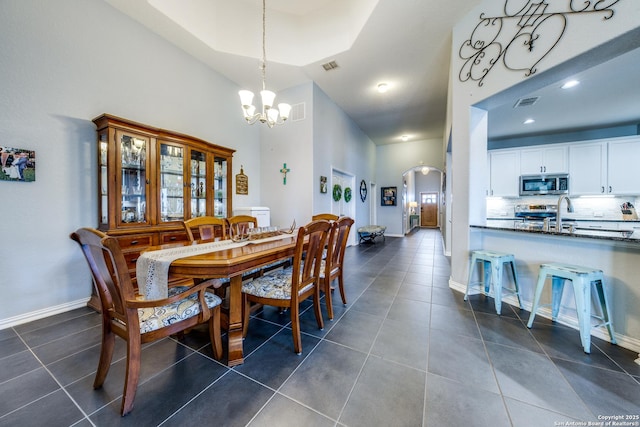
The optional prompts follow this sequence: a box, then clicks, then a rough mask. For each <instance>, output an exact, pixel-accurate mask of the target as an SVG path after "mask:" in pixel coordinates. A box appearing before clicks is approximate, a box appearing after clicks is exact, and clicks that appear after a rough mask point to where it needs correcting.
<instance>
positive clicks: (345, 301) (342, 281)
mask: <svg viewBox="0 0 640 427" xmlns="http://www.w3.org/2000/svg"><path fill="white" fill-rule="evenodd" d="M338 286H339V287H340V297H341V298H342V304H344V305H347V297H346V295H345V293H344V280H343V278H342V267H340V273H338Z"/></svg>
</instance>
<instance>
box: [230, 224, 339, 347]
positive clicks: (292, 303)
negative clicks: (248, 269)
mask: <svg viewBox="0 0 640 427" xmlns="http://www.w3.org/2000/svg"><path fill="white" fill-rule="evenodd" d="M330 229H331V224H330V223H329V222H328V221H324V220H320V221H312V222H310V223H309V224H307V225H305V226H304V227H300V228H299V229H298V234H297V240H296V247H295V252H294V256H293V265H292V266H291V267H287V268H284V269H280V270H276V271H273V272H271V273H269V274H265V275H264V276H262V277H258V278H257V279H254V280H252V281H250V282H246V283H244V284H243V285H242V302H243V305H244V306H243V313H244V323H243V335H244V336H246V335H247V331H248V329H249V314H250V303H251V302H255V303H258V304H263V305H272V306H276V307H281V308H288V309H289V312H290V313H291V330H292V335H293V347H294V350H295V352H296V353H297V354H301V353H302V338H301V335H300V303H301V302H302V301H304V300H306V299H307V298H309V297H313V309H314V313H315V316H316V321H317V323H318V328H320V329H323V328H324V322H323V320H322V313H321V311H320V289H319V288H320V264H321V263H322V251H323V249H324V246H325V244H326V242H327V236H328V234H329V230H330Z"/></svg>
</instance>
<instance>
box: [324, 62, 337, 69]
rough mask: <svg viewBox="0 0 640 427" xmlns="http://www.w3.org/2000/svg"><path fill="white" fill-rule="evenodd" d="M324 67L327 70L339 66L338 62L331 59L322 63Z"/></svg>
mask: <svg viewBox="0 0 640 427" xmlns="http://www.w3.org/2000/svg"><path fill="white" fill-rule="evenodd" d="M322 68H324V70H325V71H331V70H335V69H336V68H338V63H337V62H336V61H330V62H327V63H326V64H322Z"/></svg>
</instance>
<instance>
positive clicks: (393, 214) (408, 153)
mask: <svg viewBox="0 0 640 427" xmlns="http://www.w3.org/2000/svg"><path fill="white" fill-rule="evenodd" d="M376 158H377V159H378V165H377V167H376V185H377V187H378V188H377V191H378V195H377V197H378V206H377V210H378V213H377V217H378V218H377V219H378V221H377V222H378V224H379V225H385V226H386V227H387V231H386V234H387V235H389V236H402V235H403V233H404V228H403V221H402V212H403V206H402V186H403V181H402V175H403V174H404V173H405V172H406V171H407V170H409V169H411V168H413V167H414V166H419V165H421V164H422V165H425V166H433V167H435V168H438V169H440V170H443V168H444V152H443V146H442V141H441V140H438V139H428V140H421V141H407V142H399V143H397V144H389V145H380V146H377V147H376ZM382 187H397V189H398V203H397V205H396V206H380V200H381V196H380V191H381V188H382Z"/></svg>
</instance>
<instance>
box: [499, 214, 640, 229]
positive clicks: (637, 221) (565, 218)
mask: <svg viewBox="0 0 640 427" xmlns="http://www.w3.org/2000/svg"><path fill="white" fill-rule="evenodd" d="M487 221H524V219H522V218H517V217H506V216H496V217H491V218H487ZM562 221H563V222H564V221H580V222H583V221H584V222H616V223H625V224H626V223H629V224H633V225H636V226H637V225H640V219H622V218H620V219H604V218H573V217H568V216H564V215H563V216H562Z"/></svg>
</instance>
